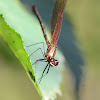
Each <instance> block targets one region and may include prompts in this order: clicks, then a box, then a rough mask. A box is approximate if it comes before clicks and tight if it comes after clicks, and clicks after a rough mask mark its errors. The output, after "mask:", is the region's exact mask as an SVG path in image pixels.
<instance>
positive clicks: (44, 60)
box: [32, 59, 47, 74]
mask: <svg viewBox="0 0 100 100" xmlns="http://www.w3.org/2000/svg"><path fill="white" fill-rule="evenodd" d="M39 61H41V62H47V60H46V59H38V60H36V61H35V62H34V63H33V64H32V65H34V64H36V63H37V62H39ZM35 73H36V65H35ZM35 73H34V74H35Z"/></svg>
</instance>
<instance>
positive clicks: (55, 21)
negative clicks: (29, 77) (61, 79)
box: [32, 0, 67, 83]
mask: <svg viewBox="0 0 100 100" xmlns="http://www.w3.org/2000/svg"><path fill="white" fill-rule="evenodd" d="M66 1H67V0H56V2H55V5H54V9H53V13H52V18H51V42H49V40H48V39H47V35H46V33H45V30H44V27H43V24H42V21H41V17H40V15H39V13H38V10H37V8H36V6H35V5H34V6H33V7H32V10H33V12H34V13H35V15H36V17H37V18H38V21H39V23H40V25H41V29H42V32H43V36H44V39H45V41H46V44H47V52H46V53H45V52H44V55H45V56H44V59H39V60H36V62H35V63H37V62H38V61H44V62H48V64H47V65H46V67H45V69H44V70H43V73H42V77H41V78H40V82H41V79H42V78H43V77H44V76H45V75H46V74H47V73H48V72H49V69H50V67H52V66H57V65H58V64H59V61H58V60H56V59H55V55H56V49H57V41H58V38H59V33H60V27H61V23H62V19H63V13H64V8H65V5H66ZM35 63H34V64H35ZM47 67H48V69H47ZM46 69H47V72H46V74H45V75H44V72H45V70H46ZM40 82H39V83H40Z"/></svg>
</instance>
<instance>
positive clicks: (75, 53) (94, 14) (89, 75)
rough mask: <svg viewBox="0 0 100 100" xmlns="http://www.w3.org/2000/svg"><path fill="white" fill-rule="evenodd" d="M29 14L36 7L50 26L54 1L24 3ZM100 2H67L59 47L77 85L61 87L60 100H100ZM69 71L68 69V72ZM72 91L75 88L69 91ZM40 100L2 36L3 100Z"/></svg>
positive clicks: (0, 71)
mask: <svg viewBox="0 0 100 100" xmlns="http://www.w3.org/2000/svg"><path fill="white" fill-rule="evenodd" d="M20 2H21V3H23V4H24V5H25V7H26V9H28V10H29V11H31V6H32V4H35V5H37V7H38V9H39V12H40V15H41V17H42V19H43V21H44V22H45V23H46V24H47V25H48V27H49V26H50V17H51V12H52V8H53V5H54V0H42V1H41V0H21V1H20ZM99 9H100V0H81V1H80V0H74V1H73V0H68V2H67V6H66V9H65V15H64V20H63V24H62V30H61V34H60V38H59V41H58V46H59V47H60V48H61V50H62V51H63V54H64V55H65V58H66V60H67V63H68V65H69V69H70V72H71V73H72V77H71V78H72V79H71V80H72V81H71V82H73V81H74V82H75V86H72V87H68V84H66V81H69V80H66V75H65V78H64V79H65V82H64V83H63V85H62V91H63V95H62V97H59V96H58V98H57V100H78V99H80V100H94V99H95V100H100V95H99V94H100V68H99V65H100V53H99V52H100V46H99V43H100V34H99V33H100V28H99V27H100V11H99ZM69 69H68V70H69ZM69 88H72V91H70V89H69ZM29 99H30V100H41V99H40V97H39V95H38V93H37V91H36V89H35V87H34V86H33V84H32V83H31V81H30V79H29V78H28V76H27V75H26V72H25V70H24V68H23V67H22V65H21V64H20V62H19V61H18V60H17V59H16V57H15V56H14V55H13V53H12V51H11V50H10V49H9V47H8V46H7V45H6V43H5V42H4V41H3V40H2V38H1V37H0V100H29Z"/></svg>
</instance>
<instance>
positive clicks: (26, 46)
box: [26, 42, 45, 55]
mask: <svg viewBox="0 0 100 100" xmlns="http://www.w3.org/2000/svg"><path fill="white" fill-rule="evenodd" d="M37 44H43V49H44V55H45V46H44V42H39V43H35V44H31V45H28V46H26V47H30V46H33V45H37Z"/></svg>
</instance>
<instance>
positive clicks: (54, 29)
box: [51, 0, 67, 44]
mask: <svg viewBox="0 0 100 100" xmlns="http://www.w3.org/2000/svg"><path fill="white" fill-rule="evenodd" d="M66 2H67V0H56V2H55V5H54V9H53V13H52V17H51V43H52V44H56V43H57V40H58V37H59V32H60V27H61V23H62V18H63V13H64V8H65V5H66Z"/></svg>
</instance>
